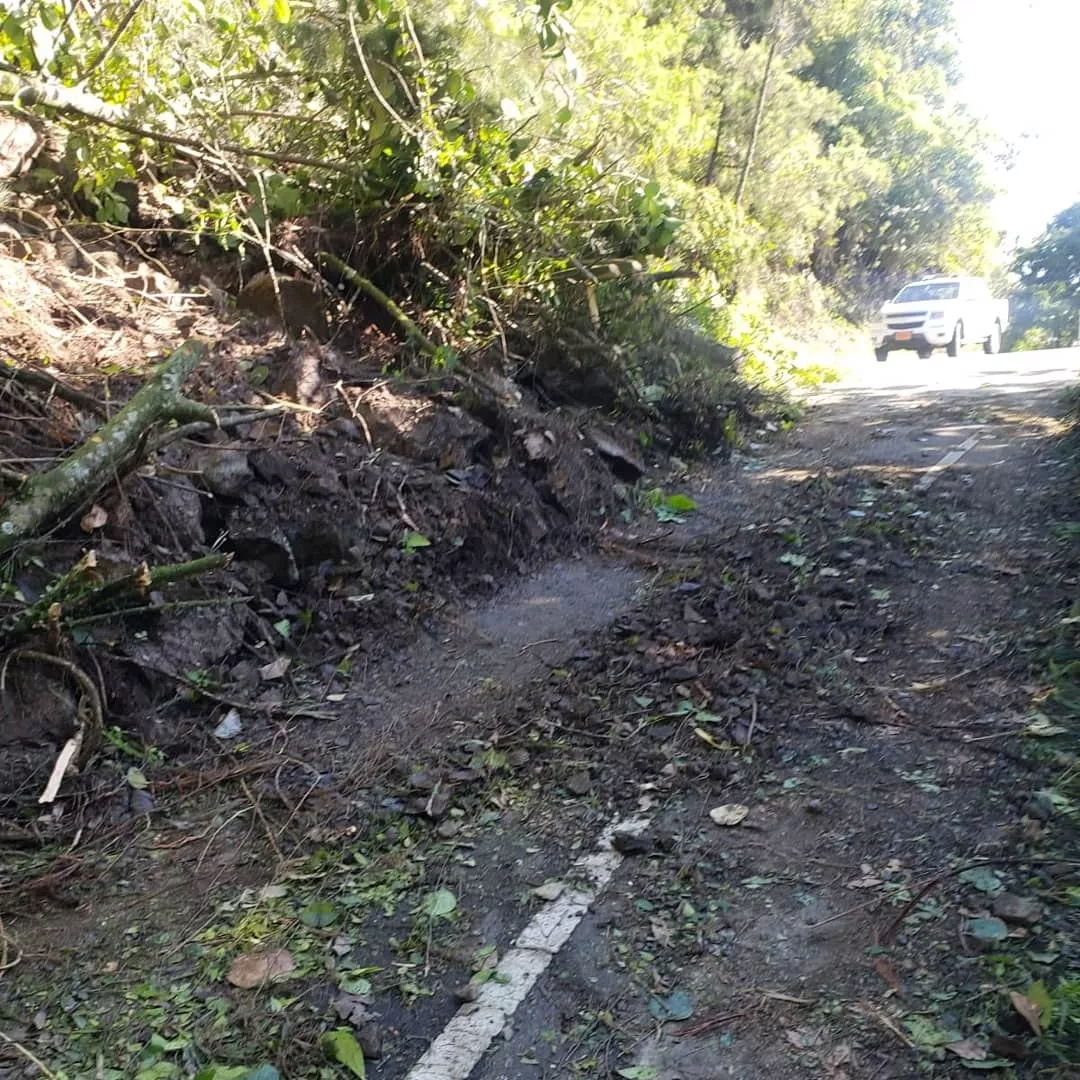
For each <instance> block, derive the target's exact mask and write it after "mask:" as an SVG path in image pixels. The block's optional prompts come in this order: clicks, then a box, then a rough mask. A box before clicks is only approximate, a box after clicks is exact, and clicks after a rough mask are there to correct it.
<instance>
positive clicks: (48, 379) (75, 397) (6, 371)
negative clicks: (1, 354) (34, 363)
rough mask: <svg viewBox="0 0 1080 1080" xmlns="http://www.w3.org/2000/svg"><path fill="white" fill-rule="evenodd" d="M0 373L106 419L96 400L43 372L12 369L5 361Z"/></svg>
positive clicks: (100, 405)
mask: <svg viewBox="0 0 1080 1080" xmlns="http://www.w3.org/2000/svg"><path fill="white" fill-rule="evenodd" d="M0 373H2V374H3V375H4V376H5V377H6V378H8V379H11V380H12V381H13V382H19V383H23V384H24V385H26V386H33V387H35V388H36V389H38V390H45V391H47V392H48V393H50V394H54V395H55V396H56V397H58V398H61V399H62V400H63V401H66V402H67V403H68V404H69V405H77V406H78V407H79V408H80V409H86V411H87V412H91V413H93V414H94V415H95V416H100V417H102V418H107V416H106V412H105V406H104V405H102V403H101V402H100V401H98V400H97V398H93V397H91V396H90V395H89V394H84V393H82V391H80V390H76V389H75V388H74V387H71V386H68V385H67V383H62V382H61V381H60V380H59V379H56V378H54V377H53V376H52V375H48V374H46V373H45V372H44V371H35V370H34V369H33V368H18V367H12V366H11V362H10V361H9V360H5V361H4V363H3V365H2V366H0Z"/></svg>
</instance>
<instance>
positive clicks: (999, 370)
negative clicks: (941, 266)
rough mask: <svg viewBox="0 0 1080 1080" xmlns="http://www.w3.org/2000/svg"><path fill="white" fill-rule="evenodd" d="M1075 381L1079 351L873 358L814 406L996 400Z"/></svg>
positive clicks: (821, 395)
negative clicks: (959, 398) (946, 399)
mask: <svg viewBox="0 0 1080 1080" xmlns="http://www.w3.org/2000/svg"><path fill="white" fill-rule="evenodd" d="M1078 379H1080V348H1076V349H1046V350H1042V351H1039V352H1017V353H1001V354H999V355H998V356H987V355H986V354H985V353H983V352H965V353H962V354H961V355H960V356H958V357H955V358H951V357H948V356H946V355H945V354H944V353H935V354H934V355H933V356H932V357H930V359H929V360H920V359H919V358H918V357H917V356H916V355H915V353H904V352H900V353H892V354H890V356H889V359H888V360H886V361H885V363H883V364H879V363H877V362H876V361H875V360H874V359H873V357H872V356H869V357H868V358H867V360H866V361H865V362H863V361H857V362H855V363H854V364H853V365H852V366H851V367H850V368H849V369H848V370H847V371H845V372H844V376H843V379H842V381H841V382H840V383H839V384H834V385H833V386H831V387H826V388H824V389H823V390H822V391H820V392H819V393H818V394H816V395H815V396H814V397H815V400H818V401H821V402H827V401H830V400H834V401H835V400H837V399H840V400H843V399H845V398H861V399H863V400H865V399H866V397H867V396H869V397H872V398H878V397H882V398H891V399H897V400H898V399H903V398H906V397H924V396H927V395H940V396H941V397H952V396H964V397H970V396H980V397H981V396H984V395H985V396H996V395H1000V394H1017V395H1023V394H1025V393H1026V392H1037V391H1040V390H1047V389H1051V388H1054V387H1064V386H1067V385H1068V384H1070V383H1075V382H1076V381H1077V380H1078Z"/></svg>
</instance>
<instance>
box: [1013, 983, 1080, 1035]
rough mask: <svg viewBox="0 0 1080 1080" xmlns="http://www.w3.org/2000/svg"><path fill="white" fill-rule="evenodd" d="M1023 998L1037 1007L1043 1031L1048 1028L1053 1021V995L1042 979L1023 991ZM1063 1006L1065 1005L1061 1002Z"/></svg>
mask: <svg viewBox="0 0 1080 1080" xmlns="http://www.w3.org/2000/svg"><path fill="white" fill-rule="evenodd" d="M1024 996H1025V997H1026V998H1029V999H1030V1000H1031V1001H1034V1002H1035V1004H1036V1005H1038V1006H1039V1022H1040V1023H1041V1024H1042V1026H1043V1029H1044V1030H1045V1029H1047V1028H1049V1027H1050V1025H1051V1024H1052V1023H1053V1021H1054V995H1053V994H1051V993H1050V991H1049V990H1048V989H1047V987H1046V983H1044V982H1043V981H1042V979H1039V980H1038V981H1037V982H1033V983H1032V984H1031V985H1030V986H1029V987H1028V988H1027V989H1026V990H1025V991H1024ZM1063 1004H1067V1003H1065V1002H1063ZM1069 1015H1073V1014H1071V1013H1070V1014H1069Z"/></svg>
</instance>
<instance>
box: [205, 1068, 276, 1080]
mask: <svg viewBox="0 0 1080 1080" xmlns="http://www.w3.org/2000/svg"><path fill="white" fill-rule="evenodd" d="M214 1080H225V1078H224V1076H223V1077H221V1078H219V1077H217V1076H215V1077H214ZM244 1080H281V1073H279V1072H278V1071H277V1069H275V1068H274V1066H273V1065H259V1066H258V1067H257V1068H254V1069H252V1070H251V1072H249V1073H244Z"/></svg>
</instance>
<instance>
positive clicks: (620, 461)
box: [585, 427, 645, 484]
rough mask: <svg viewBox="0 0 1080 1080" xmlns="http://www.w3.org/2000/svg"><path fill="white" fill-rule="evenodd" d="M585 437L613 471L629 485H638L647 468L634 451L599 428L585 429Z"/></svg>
mask: <svg viewBox="0 0 1080 1080" xmlns="http://www.w3.org/2000/svg"><path fill="white" fill-rule="evenodd" d="M585 435H586V437H587V438H588V440H589V441H590V442H591V443H592V444H593V446H594V447H595V448H596V452H597V453H598V454H599V455H600V456H601V457H602V458H603V459H604V460H605V461H606V462H607V464H608V467H609V468H610V469H611V471H612V472H613V473H614V474H615V475H616V476H617V477H618V478H619V479H620V480H623V481H625V482H626V483H628V484H633V483H636V482H637V481H638V480H640V479H641V477H642V476H644V475H645V466H644V465H643V464H642V462H641V460H640V459H639V458H638V456H637V455H636V454H635V453H633V451H631V450H628V449H626V447H624V446H621V445H620V444H619V442H618V441H617V440H616V439H614V438H613V437H612V436H611V435H609V434H608V433H607V432H605V431H601V430H600V429H599V428H597V427H589V428H586V429H585Z"/></svg>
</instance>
